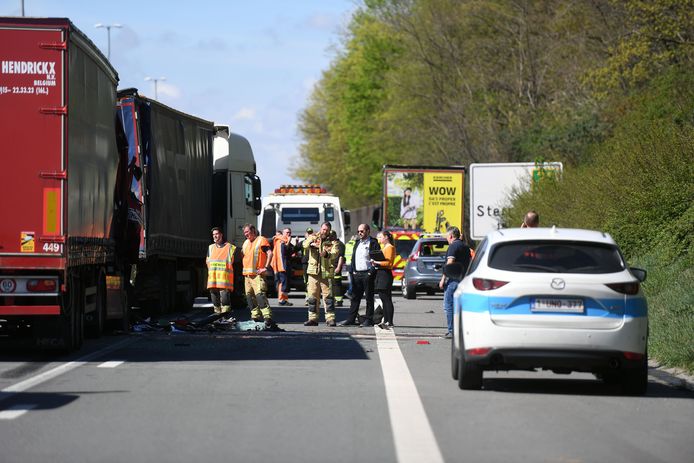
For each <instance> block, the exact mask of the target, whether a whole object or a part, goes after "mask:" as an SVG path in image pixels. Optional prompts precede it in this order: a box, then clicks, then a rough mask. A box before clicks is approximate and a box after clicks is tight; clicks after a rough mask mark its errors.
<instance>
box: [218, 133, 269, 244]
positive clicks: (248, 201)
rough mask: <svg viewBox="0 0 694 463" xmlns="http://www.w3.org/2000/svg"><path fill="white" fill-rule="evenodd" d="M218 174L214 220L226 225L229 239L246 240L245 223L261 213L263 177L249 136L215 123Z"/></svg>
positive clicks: (224, 228) (226, 235) (223, 227)
mask: <svg viewBox="0 0 694 463" xmlns="http://www.w3.org/2000/svg"><path fill="white" fill-rule="evenodd" d="M213 152H214V174H213V181H212V194H213V212H212V219H213V224H214V225H215V226H218V227H222V229H223V230H224V235H225V237H226V239H227V240H228V241H229V242H230V243H233V244H234V245H236V246H241V244H242V243H243V241H244V240H245V238H244V236H243V225H244V224H246V223H254V222H255V221H256V217H257V216H258V215H259V214H260V211H261V206H260V195H261V185H260V178H258V176H257V175H256V164H255V158H254V157H253V150H252V149H251V144H250V143H249V142H248V140H246V138H244V137H242V136H241V135H238V134H235V133H233V132H231V131H230V130H229V126H227V125H215V137H214V150H213Z"/></svg>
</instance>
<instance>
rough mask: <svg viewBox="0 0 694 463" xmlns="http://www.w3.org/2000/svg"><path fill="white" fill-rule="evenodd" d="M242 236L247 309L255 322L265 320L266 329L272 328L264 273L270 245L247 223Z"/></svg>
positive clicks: (270, 257) (268, 258)
mask: <svg viewBox="0 0 694 463" xmlns="http://www.w3.org/2000/svg"><path fill="white" fill-rule="evenodd" d="M243 236H245V237H246V241H244V242H243V246H242V247H241V249H242V251H243V279H244V290H245V292H246V300H247V301H248V308H250V309H251V318H252V319H253V320H254V321H256V322H259V321H263V320H265V325H266V326H267V327H272V326H273V325H274V322H273V320H272V309H270V304H269V303H268V299H267V283H266V282H265V272H266V271H267V266H268V264H269V262H270V261H271V260H272V249H271V248H270V243H269V242H268V240H267V238H265V237H264V236H260V235H258V230H257V229H256V228H255V225H252V224H250V223H247V224H246V225H244V226H243Z"/></svg>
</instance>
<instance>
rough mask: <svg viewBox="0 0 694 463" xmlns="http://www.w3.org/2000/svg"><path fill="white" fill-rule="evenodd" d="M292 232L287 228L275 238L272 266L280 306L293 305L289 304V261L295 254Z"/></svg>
mask: <svg viewBox="0 0 694 463" xmlns="http://www.w3.org/2000/svg"><path fill="white" fill-rule="evenodd" d="M291 239H292V230H291V229H290V228H285V229H283V230H282V233H278V234H277V235H275V237H274V238H273V248H272V260H271V261H270V266H271V267H272V271H273V273H274V276H275V286H276V287H277V303H278V304H279V305H293V304H292V303H291V302H289V295H288V293H289V275H288V273H287V272H290V271H291V268H290V264H289V259H290V257H291V255H292V252H293V249H292V248H293V247H292V244H291Z"/></svg>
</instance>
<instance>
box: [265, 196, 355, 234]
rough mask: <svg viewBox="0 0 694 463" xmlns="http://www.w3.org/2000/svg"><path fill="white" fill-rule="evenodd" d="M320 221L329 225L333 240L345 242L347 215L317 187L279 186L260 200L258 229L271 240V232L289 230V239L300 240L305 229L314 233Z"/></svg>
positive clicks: (332, 197) (337, 201) (347, 226)
mask: <svg viewBox="0 0 694 463" xmlns="http://www.w3.org/2000/svg"><path fill="white" fill-rule="evenodd" d="M323 222H330V224H331V225H332V229H333V230H335V232H336V233H337V237H338V238H339V239H340V241H342V242H343V243H344V242H345V232H347V233H349V228H350V216H349V211H347V210H343V209H342V207H341V206H340V198H339V197H337V196H335V195H334V194H331V193H328V192H327V190H326V189H325V188H323V187H321V186H320V185H282V186H281V187H279V188H276V189H275V191H274V193H272V194H269V195H267V196H265V197H264V198H263V199H262V214H261V215H260V216H259V217H258V230H259V231H260V234H261V235H263V236H265V237H267V238H272V237H273V236H274V235H275V232H277V231H280V230H282V229H283V228H285V227H289V228H291V230H292V237H299V238H303V236H304V233H305V232H306V229H307V228H308V227H311V228H313V230H315V231H316V232H317V231H318V230H319V228H320V226H321V224H322V223H323Z"/></svg>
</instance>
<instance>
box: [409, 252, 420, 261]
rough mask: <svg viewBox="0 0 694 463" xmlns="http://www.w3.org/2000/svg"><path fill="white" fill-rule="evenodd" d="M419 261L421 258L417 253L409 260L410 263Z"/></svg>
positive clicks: (411, 255)
mask: <svg viewBox="0 0 694 463" xmlns="http://www.w3.org/2000/svg"><path fill="white" fill-rule="evenodd" d="M417 259H419V256H418V255H417V254H416V253H412V254H410V258H409V259H407V260H409V261H410V262H415V261H416V260H417Z"/></svg>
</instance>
